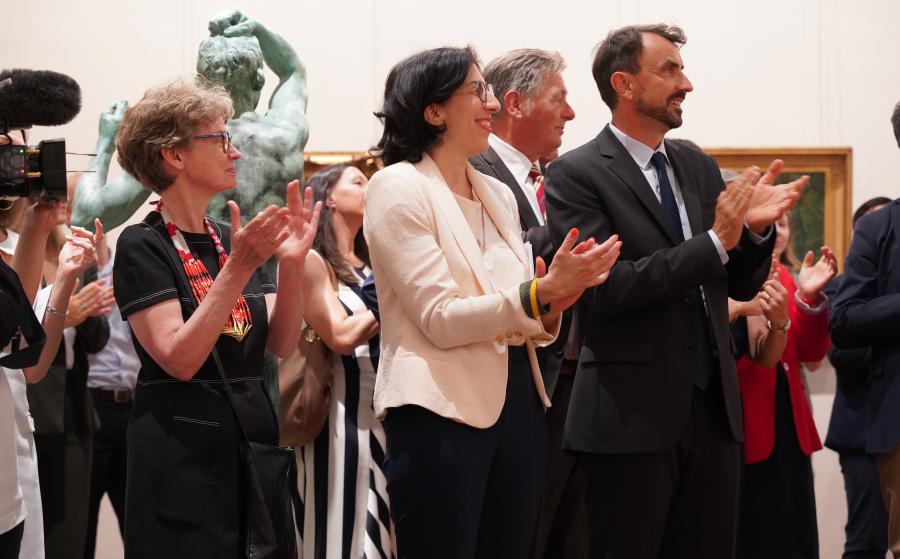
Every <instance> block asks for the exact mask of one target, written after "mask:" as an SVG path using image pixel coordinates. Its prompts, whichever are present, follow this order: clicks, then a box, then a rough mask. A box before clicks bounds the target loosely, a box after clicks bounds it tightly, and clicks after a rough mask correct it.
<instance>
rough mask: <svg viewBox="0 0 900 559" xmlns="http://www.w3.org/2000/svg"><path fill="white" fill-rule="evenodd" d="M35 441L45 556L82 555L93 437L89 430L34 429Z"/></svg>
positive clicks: (67, 557) (61, 558)
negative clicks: (39, 430)
mask: <svg viewBox="0 0 900 559" xmlns="http://www.w3.org/2000/svg"><path fill="white" fill-rule="evenodd" d="M34 443H35V447H36V448H37V458H38V478H39V479H40V482H41V504H42V508H43V509H44V552H45V554H46V557H47V559H72V558H73V557H75V558H77V557H82V556H83V555H84V540H85V534H86V533H87V512H88V501H89V498H90V484H89V483H88V480H89V479H90V478H91V460H92V458H93V450H92V446H91V445H92V444H93V439H92V437H91V435H90V434H79V433H76V432H68V433H61V434H56V433H54V434H49V435H48V434H39V433H35V434H34Z"/></svg>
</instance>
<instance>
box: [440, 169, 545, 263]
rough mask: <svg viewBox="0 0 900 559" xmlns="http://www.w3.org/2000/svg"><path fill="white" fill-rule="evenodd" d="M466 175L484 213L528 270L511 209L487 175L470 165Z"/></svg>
mask: <svg viewBox="0 0 900 559" xmlns="http://www.w3.org/2000/svg"><path fill="white" fill-rule="evenodd" d="M466 174H467V175H468V177H469V182H471V183H472V187H473V188H474V189H475V195H476V196H478V199H479V200H481V203H482V204H484V211H485V212H486V213H487V214H488V215H489V216H491V220H492V221H493V222H494V225H495V226H496V227H497V230H498V231H499V232H500V236H502V237H503V239H504V240H505V241H506V244H507V245H509V248H511V249H512V251H513V253H515V255H516V258H518V259H519V262H521V263H522V264H523V265H524V266H525V268H526V269H528V268H529V267H530V266H529V264H528V262H527V257H526V255H525V245H524V244H523V243H522V230H521V229H520V228H519V226H518V224H517V223H515V222H514V221H513V216H512V213H511V212H510V208H508V207H507V204H506V203H505V202H504V201H503V198H501V196H500V195H499V194H498V193H497V191H496V189H495V188H493V187H492V186H491V185H490V184H489V183H488V181H487V180H485V175H482V174H481V173H479V172H478V171H476V170H475V168H474V167H472V166H471V165H468V164H467V165H466ZM454 201H455V200H454ZM529 211H530V209H529Z"/></svg>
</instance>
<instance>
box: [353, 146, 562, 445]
mask: <svg viewBox="0 0 900 559" xmlns="http://www.w3.org/2000/svg"><path fill="white" fill-rule="evenodd" d="M466 173H467V175H468V178H469V181H470V182H471V183H472V186H473V187H474V189H475V194H476V195H477V196H478V198H479V199H480V200H481V202H482V204H484V209H485V211H486V213H488V214H489V215H490V217H491V219H492V220H493V222H494V224H495V225H496V227H497V229H498V231H499V232H500V235H501V236H502V237H503V238H504V239H505V240H506V242H507V243H508V245H509V246H510V248H511V249H512V251H513V252H514V253H515V255H516V257H517V258H518V260H519V261H520V262H521V265H522V267H521V280H520V281H522V282H524V281H527V280H528V279H531V278H530V275H529V274H530V269H531V267H530V265H529V263H528V262H527V259H528V256H527V254H526V249H525V246H524V245H523V243H522V237H521V229H520V227H519V216H518V215H517V212H518V209H517V206H516V202H515V198H514V197H513V194H512V193H511V192H510V191H509V188H507V187H506V185H504V184H503V183H501V182H499V181H497V180H495V179H493V178H491V177H488V176H485V175H483V174H481V173H479V172H477V171H475V169H473V168H472V166H471V165H468V164H467V165H466ZM364 233H365V236H366V241H367V243H368V245H369V256H370V258H371V260H372V270H373V272H374V274H375V288H376V291H377V293H378V302H379V305H378V306H379V309H380V312H381V360H380V362H379V367H378V376H377V379H376V382H375V414H376V415H377V416H378V417H384V414H385V411H386V410H387V409H388V408H392V407H398V406H402V405H406V404H415V405H419V406H422V407H424V408H427V409H429V410H431V411H433V412H434V413H436V414H438V415H441V416H443V417H447V418H450V419H454V420H456V421H460V422H462V423H465V424H467V425H471V426H473V427H480V428H485V427H490V426H491V425H493V424H494V423H495V422H496V421H497V419H498V418H499V417H500V411H501V409H502V408H503V403H504V400H505V397H506V381H507V372H508V357H507V345H521V344H522V343H524V344H525V345H526V347H527V350H528V357H529V361H530V362H531V370H532V377H533V379H534V384H535V390H537V393H538V395H539V396H540V398H541V401H542V402H543V403H544V405H545V406H549V405H550V400H549V398H547V393H546V391H545V390H544V384H543V381H542V379H541V374H540V369H539V368H538V363H537V358H536V356H535V352H534V348H535V345H536V344H537V345H546V344H548V343H550V342H552V341H553V340H554V339H555V338H556V335H557V334H558V332H559V321H557V324H556V326H555V328H554V330H555V332H554V333H553V334H549V333H547V332H546V331H545V330H544V328H543V326H542V324H541V322H540V320H535V319H532V318H529V317H528V316H527V315H526V314H525V311H524V310H523V309H522V304H521V302H520V299H519V284H518V283H516V284H515V285H503V286H494V285H492V282H491V279H490V276H489V274H488V271H487V269H486V268H485V265H484V262H483V260H482V255H481V249H480V248H479V246H478V243H477V241H476V239H475V235H473V234H472V230H471V228H470V226H469V224H468V222H467V221H466V219H465V217H464V216H463V213H462V211H461V210H460V208H459V205H458V203H457V201H456V199H455V198H454V197H453V193H452V191H451V190H450V188H449V187H448V186H447V183H446V182H445V181H444V179H443V177H441V174H440V171H439V170H438V168H437V166H436V165H435V164H434V161H432V159H431V158H430V157H428V155H427V154H426V155H425V156H424V157H423V159H422V161H420V162H419V163H416V164H412V163H407V162H402V163H397V164H394V165H390V166H389V167H387V168H385V169H383V170H381V171H379V172H377V173H375V175H374V176H373V177H372V180H371V181H370V182H369V185H368V187H367V189H366V210H365V218H364Z"/></svg>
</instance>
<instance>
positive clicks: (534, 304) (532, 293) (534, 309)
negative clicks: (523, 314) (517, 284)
mask: <svg viewBox="0 0 900 559" xmlns="http://www.w3.org/2000/svg"><path fill="white" fill-rule="evenodd" d="M528 295H529V298H530V299H531V314H532V315H533V316H534V318H540V317H541V311H540V309H538V299H537V278H534V279H533V280H531V287H530V288H529V289H528Z"/></svg>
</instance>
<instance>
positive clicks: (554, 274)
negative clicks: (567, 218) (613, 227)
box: [535, 229, 622, 321]
mask: <svg viewBox="0 0 900 559" xmlns="http://www.w3.org/2000/svg"><path fill="white" fill-rule="evenodd" d="M577 241H578V230H577V229H572V230H570V231H569V233H568V234H567V235H566V238H565V239H564V240H563V243H562V245H561V246H560V247H559V250H557V251H556V254H555V255H554V257H553V262H552V263H551V264H550V268H549V270H548V269H547V265H546V264H545V263H544V260H543V259H542V258H541V257H538V258H537V260H536V262H535V272H536V273H535V275H536V276H537V278H538V284H537V296H538V299H539V300H540V301H541V303H543V304H546V303H550V314H549V315H548V317H547V319H548V320H550V321H552V320H553V319H555V318H556V316H557V315H558V314H559V313H561V312H562V311H564V310H566V309H568V308H569V307H571V306H572V305H573V304H575V301H577V300H578V298H579V297H580V296H581V294H582V293H583V292H584V290H585V289H587V288H589V287H594V286H597V285H600V284H602V283H603V282H605V281H606V278H608V277H609V271H610V269H611V268H612V266H613V264H615V262H616V260H617V259H618V258H619V251H620V250H621V247H622V241H620V240H619V236H618V235H612V236H611V237H609V238H608V239H606V240H605V241H604V242H603V243H601V244H597V242H596V241H595V240H594V238H593V237H591V238H589V239H587V240H585V241H582V242H580V243H577ZM576 243H577V244H576Z"/></svg>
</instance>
